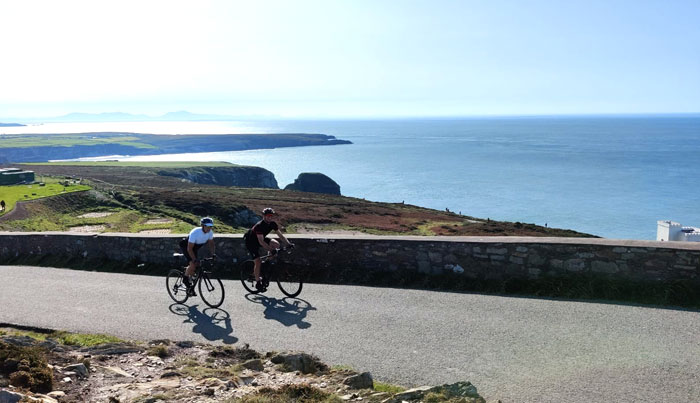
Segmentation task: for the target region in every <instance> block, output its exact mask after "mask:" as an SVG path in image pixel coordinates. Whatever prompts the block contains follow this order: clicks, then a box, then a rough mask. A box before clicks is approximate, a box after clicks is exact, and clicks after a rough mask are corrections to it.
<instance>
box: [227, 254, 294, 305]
mask: <svg viewBox="0 0 700 403" xmlns="http://www.w3.org/2000/svg"><path fill="white" fill-rule="evenodd" d="M292 249H293V248H280V249H278V250H277V253H274V254H273V253H268V254H267V255H264V256H261V257H260V259H261V260H262V264H261V265H260V275H261V277H262V285H263V287H262V289H259V290H258V289H257V288H256V287H255V278H254V275H253V270H254V268H255V262H254V261H253V260H252V259H251V260H246V261H245V262H243V263H242V264H241V275H240V279H241V283H243V287H244V288H245V289H246V290H247V291H248V292H250V293H252V294H258V293H263V292H265V291H267V287H269V285H270V282H272V281H275V282H277V286H278V287H279V289H280V291H282V293H283V294H284V295H286V296H288V297H291V298H294V297H296V296H297V295H299V294H300V293H301V288H302V287H303V286H304V282H303V279H302V275H301V274H300V273H299V271H298V270H294V269H293V268H292V267H290V266H289V265H288V264H280V263H283V262H282V261H277V260H278V259H276V258H277V257H279V256H280V255H281V253H282V252H287V254H290V253H292Z"/></svg>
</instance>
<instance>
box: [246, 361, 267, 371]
mask: <svg viewBox="0 0 700 403" xmlns="http://www.w3.org/2000/svg"><path fill="white" fill-rule="evenodd" d="M241 366H242V367H243V368H248V369H252V370H253V371H262V370H263V369H265V367H264V366H263V363H262V361H261V360H259V359H258V360H249V361H246V362H244V363H243V364H241Z"/></svg>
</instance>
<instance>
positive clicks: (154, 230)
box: [139, 228, 170, 234]
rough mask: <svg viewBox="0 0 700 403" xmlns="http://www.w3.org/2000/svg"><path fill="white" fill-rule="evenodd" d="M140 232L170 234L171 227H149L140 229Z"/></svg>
mask: <svg viewBox="0 0 700 403" xmlns="http://www.w3.org/2000/svg"><path fill="white" fill-rule="evenodd" d="M139 234H170V230H169V229H167V228H166V229H147V230H143V231H139Z"/></svg>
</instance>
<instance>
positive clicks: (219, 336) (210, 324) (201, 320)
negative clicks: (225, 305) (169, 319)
mask: <svg viewBox="0 0 700 403" xmlns="http://www.w3.org/2000/svg"><path fill="white" fill-rule="evenodd" d="M170 311H171V312H172V313H174V314H176V315H180V316H187V319H185V320H184V321H183V323H194V326H193V327H192V332H193V333H199V334H201V335H202V336H203V337H204V338H205V339H207V340H209V341H217V340H221V341H222V342H223V343H224V344H234V343H236V342H237V341H238V337H235V336H232V335H231V333H233V326H231V315H229V313H228V312H226V311H224V310H223V309H218V308H206V309H204V310H203V311H200V310H199V308H197V305H192V306H187V305H184V304H172V305H170ZM220 323H223V327H222V326H221V325H220Z"/></svg>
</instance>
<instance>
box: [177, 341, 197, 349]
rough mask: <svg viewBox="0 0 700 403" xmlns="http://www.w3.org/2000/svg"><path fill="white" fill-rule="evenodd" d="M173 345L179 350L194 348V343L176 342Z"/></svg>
mask: <svg viewBox="0 0 700 403" xmlns="http://www.w3.org/2000/svg"><path fill="white" fill-rule="evenodd" d="M175 345H176V346H178V347H180V348H192V347H194V342H193V341H189V340H185V341H178V342H177V343H175Z"/></svg>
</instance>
